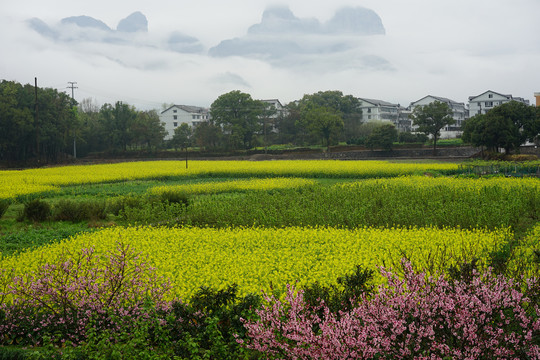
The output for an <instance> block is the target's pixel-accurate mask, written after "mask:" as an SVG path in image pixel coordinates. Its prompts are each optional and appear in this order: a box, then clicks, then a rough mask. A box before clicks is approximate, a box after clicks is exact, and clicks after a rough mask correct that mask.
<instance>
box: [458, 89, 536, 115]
mask: <svg viewBox="0 0 540 360" xmlns="http://www.w3.org/2000/svg"><path fill="white" fill-rule="evenodd" d="M510 101H519V102H522V103H524V104H527V105H529V100H525V99H524V98H521V97H514V96H512V95H504V94H500V93H497V92H495V91H491V90H488V91H486V92H484V93H482V94H480V95H476V96H469V115H470V116H471V117H472V116H475V115H478V114H485V113H486V112H488V111H489V110H491V109H493V108H494V107H495V106H498V105H502V104H504V103H507V102H510Z"/></svg>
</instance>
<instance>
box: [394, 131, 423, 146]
mask: <svg viewBox="0 0 540 360" xmlns="http://www.w3.org/2000/svg"><path fill="white" fill-rule="evenodd" d="M398 141H399V142H400V143H410V144H412V143H421V144H424V143H425V142H426V141H428V136H427V135H426V134H420V133H418V134H413V133H410V132H400V133H399V135H398Z"/></svg>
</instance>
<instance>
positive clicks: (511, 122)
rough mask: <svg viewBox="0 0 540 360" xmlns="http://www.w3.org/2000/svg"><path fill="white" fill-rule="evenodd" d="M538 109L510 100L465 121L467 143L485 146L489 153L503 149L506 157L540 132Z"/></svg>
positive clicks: (464, 131)
mask: <svg viewBox="0 0 540 360" xmlns="http://www.w3.org/2000/svg"><path fill="white" fill-rule="evenodd" d="M537 111H538V110H537V109H536V108H535V107H534V106H528V105H526V104H523V103H521V102H517V101H511V102H508V103H505V104H502V105H499V106H497V107H494V108H493V109H491V110H490V111H488V112H487V113H486V114H479V115H476V116H473V117H472V118H470V119H468V120H466V121H465V124H464V126H463V136H462V139H463V141H464V142H467V143H469V144H472V145H475V146H485V147H486V148H487V149H488V150H490V151H494V152H496V151H498V149H500V148H502V149H504V150H505V152H506V153H507V154H509V153H510V152H511V151H512V150H515V149H519V147H520V146H521V144H523V143H525V141H527V140H531V141H534V139H535V138H536V137H537V136H538V133H539V132H540V122H539V120H538V116H537Z"/></svg>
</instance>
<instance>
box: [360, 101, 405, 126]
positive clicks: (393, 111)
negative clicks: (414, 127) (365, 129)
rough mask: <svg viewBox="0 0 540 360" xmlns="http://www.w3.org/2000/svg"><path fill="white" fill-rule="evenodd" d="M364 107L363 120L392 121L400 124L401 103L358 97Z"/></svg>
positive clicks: (361, 107) (361, 106)
mask: <svg viewBox="0 0 540 360" xmlns="http://www.w3.org/2000/svg"><path fill="white" fill-rule="evenodd" d="M358 100H359V101H360V109H362V122H369V121H376V120H378V121H390V122H392V123H393V124H396V125H397V124H398V118H399V108H400V106H399V104H392V103H389V102H386V101H382V100H375V99H366V98H358Z"/></svg>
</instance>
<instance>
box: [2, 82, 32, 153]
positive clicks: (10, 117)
mask: <svg viewBox="0 0 540 360" xmlns="http://www.w3.org/2000/svg"><path fill="white" fill-rule="evenodd" d="M24 92H25V89H24V88H23V86H22V85H21V84H19V83H16V82H13V81H6V80H3V81H2V82H1V83H0V129H2V131H0V158H1V159H3V160H5V161H7V162H8V163H11V162H17V161H26V160H27V159H28V158H30V157H32V156H34V155H35V154H36V146H37V143H38V142H37V139H36V135H37V133H36V131H35V126H34V111H32V102H31V100H29V99H24V98H25V94H24ZM25 100H26V101H25Z"/></svg>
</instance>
